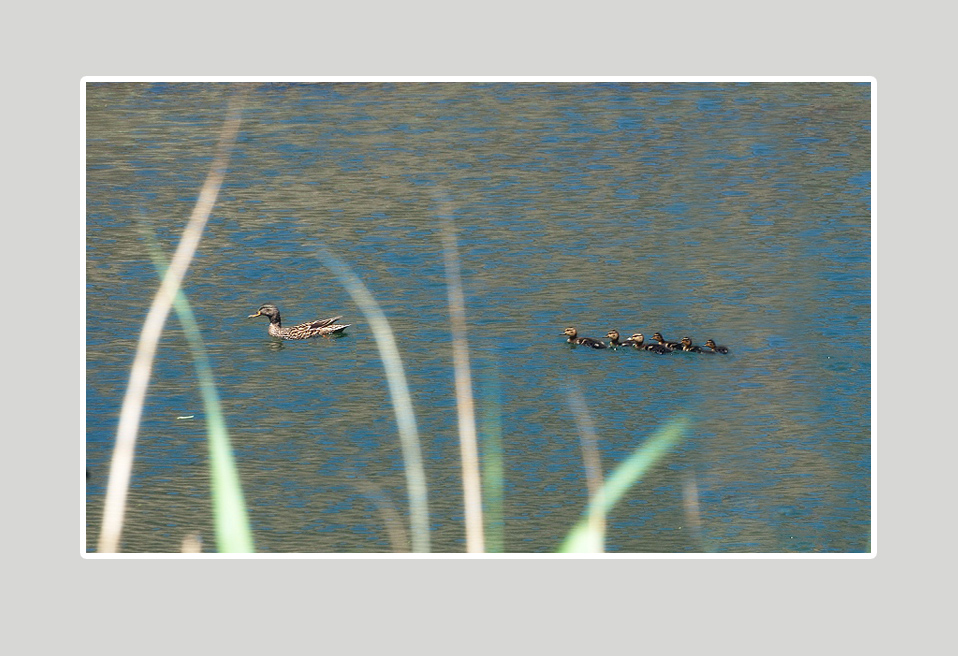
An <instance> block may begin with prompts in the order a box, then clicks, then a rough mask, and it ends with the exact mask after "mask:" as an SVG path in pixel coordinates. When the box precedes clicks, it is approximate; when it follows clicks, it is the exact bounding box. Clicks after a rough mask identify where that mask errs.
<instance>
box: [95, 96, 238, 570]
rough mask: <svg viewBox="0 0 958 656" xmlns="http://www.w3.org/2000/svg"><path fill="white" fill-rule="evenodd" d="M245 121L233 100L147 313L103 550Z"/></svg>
mask: <svg viewBox="0 0 958 656" xmlns="http://www.w3.org/2000/svg"><path fill="white" fill-rule="evenodd" d="M239 126H240V102H239V101H238V100H237V101H233V102H231V103H230V108H229V111H228V115H227V119H226V122H225V123H224V125H223V129H222V131H221V132H220V139H219V143H218V144H217V152H216V157H215V159H214V160H213V165H212V166H211V167H210V172H209V174H208V175H207V176H206V181H205V182H204V183H203V188H202V189H201V190H200V195H199V197H198V198H197V201H196V206H195V207H194V208H193V214H192V215H191V216H190V220H189V222H188V223H187V224H186V227H185V228H184V229H183V236H182V237H181V238H180V243H179V245H178V246H177V247H176V252H175V253H174V254H173V259H172V260H171V262H170V267H169V269H167V271H166V275H165V276H164V277H163V282H162V283H161V284H160V288H159V290H158V291H157V292H156V296H155V297H154V298H153V304H152V305H151V306H150V311H149V313H148V314H147V315H146V320H145V321H144V323H143V330H142V332H141V333H140V341H139V343H138V344H137V348H136V356H135V357H134V359H133V366H132V367H131V370H130V381H129V384H128V385H127V388H126V395H125V396H124V397H123V406H122V408H121V410H120V423H119V427H118V428H117V433H116V446H115V447H114V449H113V459H112V461H111V463H110V476H109V480H108V482H107V488H106V500H105V502H104V509H103V524H102V526H101V527H100V538H99V542H98V544H97V551H98V552H99V553H116V552H117V551H118V549H119V545H120V534H121V533H122V530H123V518H124V515H125V513H126V497H127V492H128V490H129V485H130V476H131V473H132V471H133V452H134V450H135V447H136V437H137V432H138V431H139V428H140V417H141V416H142V414H143V400H144V398H145V397H146V390H147V387H148V386H149V382H150V374H151V373H152V370H153V358H154V356H155V355H156V349H157V345H158V344H159V341H160V335H162V333H163V325H164V324H165V323H166V318H167V316H168V315H169V313H170V308H171V307H172V305H173V300H174V298H176V292H177V291H178V290H179V288H180V285H181V284H182V282H183V278H184V277H185V276H186V270H187V269H188V268H189V266H190V261H191V260H192V259H193V254H194V253H195V252H196V248H197V246H198V245H199V243H200V238H201V237H202V236H203V228H204V227H205V226H206V221H207V219H209V216H210V212H211V211H212V210H213V205H214V204H215V202H216V197H217V195H218V194H219V190H220V186H221V185H222V184H223V178H224V177H225V175H226V166H227V164H228V163H229V151H230V148H231V147H232V146H233V144H234V143H235V141H236V135H237V133H238V132H239Z"/></svg>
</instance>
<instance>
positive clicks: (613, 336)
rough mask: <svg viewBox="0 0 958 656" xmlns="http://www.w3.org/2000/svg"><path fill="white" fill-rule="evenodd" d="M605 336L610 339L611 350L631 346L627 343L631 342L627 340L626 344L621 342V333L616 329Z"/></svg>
mask: <svg viewBox="0 0 958 656" xmlns="http://www.w3.org/2000/svg"><path fill="white" fill-rule="evenodd" d="M605 336H606V337H608V338H609V348H618V347H619V346H630V344H628V343H627V342H628V341H629V340H626V341H625V342H620V341H619V331H618V330H616V329H615V328H613V329H612V330H610V331H609V332H607V333H606V334H605Z"/></svg>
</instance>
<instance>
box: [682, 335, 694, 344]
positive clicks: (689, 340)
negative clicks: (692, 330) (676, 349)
mask: <svg viewBox="0 0 958 656" xmlns="http://www.w3.org/2000/svg"><path fill="white" fill-rule="evenodd" d="M682 346H692V338H691V337H683V338H682Z"/></svg>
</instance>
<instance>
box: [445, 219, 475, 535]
mask: <svg viewBox="0 0 958 656" xmlns="http://www.w3.org/2000/svg"><path fill="white" fill-rule="evenodd" d="M441 223H442V252H443V257H444V259H445V262H446V288H447V290H448V292H449V324H450V331H451V332H452V362H453V369H454V370H455V373H456V410H457V411H458V414H459V452H460V454H461V458H462V488H463V501H464V503H465V516H466V552H467V553H482V552H483V551H485V544H484V542H485V540H484V536H483V526H482V482H481V480H480V476H479V446H478V442H477V439H476V412H475V402H474V400H473V396H472V373H471V371H470V367H469V343H468V341H467V339H466V302H465V298H464V296H463V293H462V277H461V275H460V271H459V269H460V267H459V249H458V247H457V246H456V233H455V229H454V228H453V225H452V219H451V218H448V215H447V216H446V217H443V218H441Z"/></svg>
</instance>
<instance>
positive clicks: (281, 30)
mask: <svg viewBox="0 0 958 656" xmlns="http://www.w3.org/2000/svg"><path fill="white" fill-rule="evenodd" d="M924 6H926V7H929V9H927V10H925V9H923V8H922V5H919V6H917V7H911V8H910V11H909V13H908V14H903V12H902V11H901V9H900V8H898V9H895V10H892V9H890V8H887V9H875V10H873V11H872V12H871V13H869V14H863V13H860V12H858V11H853V10H850V9H849V10H844V9H843V8H842V7H841V6H839V5H835V4H834V3H829V4H827V5H826V4H821V5H818V4H815V3H805V4H803V5H801V6H796V5H768V4H762V5H757V4H756V5H754V8H755V10H751V9H749V7H747V6H741V7H737V6H729V5H728V4H725V5H722V6H716V5H711V6H705V7H702V8H696V7H690V6H688V5H684V6H682V7H677V8H676V9H674V10H673V11H672V12H669V10H668V8H656V7H652V6H649V5H632V6H630V7H629V8H624V7H623V6H616V5H603V4H593V5H591V6H590V7H589V9H588V10H585V9H584V8H583V7H582V6H581V5H571V4H569V5H563V4H549V5H542V4H539V3H535V4H531V3H527V4H526V5H522V6H519V5H513V4H510V5H508V9H506V5H499V4H496V3H485V4H483V5H475V6H473V5H463V6H461V7H460V6H453V5H448V4H442V5H435V6H432V7H427V6H419V5H417V6H412V5H408V4H403V5H384V6H383V7H381V8H374V7H372V6H370V5H356V6H355V8H354V9H346V8H344V7H342V6H335V7H324V6H316V5H314V6H312V9H313V13H312V15H306V14H303V15H299V16H297V13H298V12H299V11H300V10H298V9H295V8H293V7H290V8H287V9H285V10H283V9H280V8H278V7H277V8H276V9H274V10H269V11H267V12H265V13H264V12H263V8H262V7H260V8H259V9H256V10H255V11H254V12H253V13H247V12H246V11H243V10H241V9H240V8H239V7H232V8H231V9H232V11H233V12H237V10H238V9H239V10H240V11H239V13H241V14H242V16H241V17H237V16H234V15H226V14H225V13H224V12H223V11H222V10H219V9H216V10H214V9H207V8H200V7H199V6H192V7H190V9H189V11H184V9H185V7H177V6H176V5H167V6H165V7H164V9H163V10H162V11H160V10H159V9H158V8H157V7H154V6H149V5H147V6H142V7H139V6H138V7H134V6H131V5H125V6H123V8H122V11H121V12H120V11H119V9H117V10H111V9H109V8H108V7H103V8H102V10H101V9H100V8H97V7H95V6H93V5H89V4H88V5H84V6H83V7H82V8H81V7H79V6H77V7H76V8H70V9H64V10H58V12H57V14H56V15H55V16H54V15H53V12H50V11H49V10H46V11H44V12H43V13H41V12H40V11H38V10H37V9H32V8H31V9H18V10H16V11H17V12H19V15H11V17H10V18H11V22H10V25H11V26H17V29H13V30H11V35H10V38H9V39H8V40H7V43H6V50H7V54H8V57H7V61H11V62H13V61H16V62H22V63H18V66H19V68H18V70H16V71H11V72H10V73H9V74H8V75H7V88H6V92H7V93H6V94H5V95H6V103H5V109H6V112H5V116H6V118H7V128H8V139H9V141H8V143H12V148H11V147H9V146H8V148H7V149H5V151H6V154H7V159H8V168H7V177H6V179H7V180H8V181H9V185H8V186H7V189H8V195H7V198H8V200H10V201H12V202H13V207H11V208H9V210H8V215H7V226H8V227H7V231H8V234H10V235H11V238H10V239H9V240H8V241H7V242H6V243H7V249H6V250H7V252H8V254H9V255H8V257H7V258H4V264H3V266H4V273H5V276H4V279H5V281H6V282H7V294H6V296H7V299H8V300H7V302H8V304H10V305H9V306H8V308H7V309H8V312H7V315H8V316H7V322H6V326H5V329H4V336H5V338H6V341H7V349H6V350H7V353H8V355H7V380H8V385H7V389H8V393H7V395H6V399H7V403H6V404H5V409H6V418H7V421H6V422H5V423H6V428H7V430H6V431H5V434H6V435H5V436H6V447H7V453H8V457H7V459H6V463H7V471H8V472H9V473H10V474H12V475H8V476H7V477H5V481H4V485H5V489H6V490H7V494H8V497H9V496H10V495H11V493H13V492H14V491H16V492H17V493H18V494H17V496H16V497H14V498H11V499H10V502H9V503H8V508H9V509H10V515H9V517H10V520H11V521H9V522H8V531H7V535H8V539H7V545H8V547H7V553H8V554H9V555H8V558H7V563H8V564H7V570H8V572H7V577H6V580H7V581H8V584H7V595H6V596H7V597H8V599H12V600H14V601H15V603H14V604H13V610H12V612H9V613H8V621H9V625H10V626H11V627H12V629H11V630H8V641H9V644H12V645H15V646H19V645H29V651H30V652H34V653H38V652H39V653H42V652H45V651H49V650H51V649H54V648H60V647H64V648H71V647H72V648H74V649H82V650H84V651H86V650H87V649H90V650H94V649H96V650H98V651H100V653H130V652H134V653H143V654H151V653H160V652H168V651H170V650H174V649H178V650H184V651H187V652H190V653H193V652H198V651H200V650H201V649H203V650H205V649H209V648H217V649H223V648H224V647H229V646H234V647H238V648H239V651H240V652H241V653H247V652H254V651H255V652H263V651H266V650H269V651H273V652H284V651H288V650H292V649H309V648H312V649H313V650H316V651H326V652H331V653H377V652H378V651H380V650H381V649H390V650H391V651H392V650H397V649H401V650H402V651H403V652H406V651H412V650H416V651H428V652H436V653H477V652H479V651H480V650H482V651H488V650H490V649H498V650H500V651H503V652H506V653H550V652H560V653H565V652H572V651H578V650H580V649H589V650H590V651H600V650H603V649H608V648H609V647H612V646H620V647H621V646H625V647H627V648H629V649H630V650H639V649H641V650H647V649H650V648H652V649H654V648H665V649H667V650H668V653H694V652H696V651H698V650H705V649H708V650H713V649H715V648H716V647H718V646H721V647H723V648H727V649H730V650H734V651H735V652H737V653H763V654H764V653H769V652H774V653H799V652H805V651H807V650H808V649H809V648H812V647H814V648H817V649H818V650H822V649H823V646H824V651H825V652H827V653H839V652H854V653H864V652H866V651H871V650H876V649H877V648H883V649H882V651H885V650H888V651H892V650H896V648H900V647H905V646H906V645H907V647H908V648H909V651H910V652H916V653H923V652H925V651H928V648H929V647H932V645H935V644H938V643H939V641H940V640H942V639H943V637H944V630H945V621H944V610H943V608H944V604H941V603H940V602H939V601H938V596H937V595H935V594H934V592H935V590H936V589H938V588H939V586H942V585H943V584H946V581H945V580H944V579H943V574H944V573H945V569H946V567H947V561H946V559H945V557H943V556H939V555H938V554H939V553H940V552H941V551H942V550H943V549H945V548H947V547H949V546H951V544H950V542H948V541H946V538H947V535H949V534H950V533H951V532H950V531H949V532H946V530H945V527H946V526H948V525H950V523H951V521H950V520H951V515H952V512H950V508H949V509H948V511H945V509H944V508H943V507H942V506H943V501H944V500H946V499H950V498H951V497H952V496H953V495H952V494H949V493H950V492H951V489H950V487H949V488H945V480H946V479H948V478H951V477H952V476H953V474H952V476H949V474H951V473H952V472H950V471H947V470H946V471H939V468H940V467H946V466H947V463H948V462H949V461H951V460H952V458H951V457H949V456H951V455H952V453H953V451H954V448H953V439H954V438H953V434H954V429H953V428H952V427H951V425H950V424H943V423H941V422H939V421H937V417H940V416H941V415H942V414H943V413H942V411H941V408H943V407H947V403H948V401H950V398H948V397H947V396H946V394H947V393H948V392H949V391H953V389H954V385H953V383H951V379H950V377H949V378H945V376H947V371H942V368H941V358H940V356H941V352H936V351H934V350H929V349H928V348H927V347H926V348H924V349H922V350H918V344H919V342H917V341H911V342H909V339H910V336H921V337H924V338H926V339H927V338H932V337H937V336H938V335H939V334H941V335H942V339H944V340H945V342H946V344H947V342H948V339H949V337H950V335H949V334H948V333H949V330H948V329H949V328H950V325H951V324H950V323H949V321H948V319H950V318H951V316H952V315H953V314H954V311H953V310H952V309H951V308H950V305H951V303H942V300H943V299H948V298H951V297H952V296H953V295H954V293H953V292H951V293H950V294H949V293H948V291H949V290H946V289H943V288H942V287H941V282H947V281H950V280H951V279H953V275H954V274H953V267H948V264H949V263H950V259H949V258H948V256H947V254H946V253H945V252H944V249H946V248H948V246H949V242H950V239H949V237H951V236H952V235H953V233H954V229H953V227H952V226H951V225H950V223H951V221H952V220H953V210H951V211H950V212H949V211H946V210H945V208H943V207H942V200H943V199H942V198H941V194H940V192H939V193H936V192H938V190H939V189H941V188H943V187H944V188H949V187H948V186H946V185H948V183H949V182H950V178H951V175H950V174H953V171H954V164H953V146H954V136H953V133H954V130H953V126H952V124H951V115H952V114H953V111H952V106H951V104H950V102H949V101H950V98H951V96H952V95H953V92H952V88H953V87H952V85H951V84H950V83H949V82H948V79H947V78H945V76H944V75H943V73H944V71H943V70H940V69H942V68H943V66H944V64H945V63H946V62H949V63H950V62H951V61H952V59H953V58H952V56H951V51H950V45H951V43H952V40H951V38H950V36H949V35H948V34H947V33H946V31H945V30H946V29H947V28H946V25H950V23H949V22H947V21H945V17H944V16H943V15H942V13H941V10H935V9H930V7H931V5H927V4H926V5H924ZM225 9H226V11H229V10H230V8H225ZM118 12H119V13H118ZM253 30H255V32H254V31H253ZM13 53H15V56H14V54H13ZM209 73H214V74H217V75H223V74H234V75H275V74H277V73H283V74H290V73H297V74H302V75H320V74H322V75H336V74H338V75H356V74H367V75H377V76H382V75H390V74H392V75H408V74H410V73H420V74H433V75H477V74H478V75H489V74H497V75H518V74H529V73H532V74H537V75H563V76H568V75H583V76H588V75H596V74H602V75H634V76H639V75H641V76H649V75H656V74H657V75H669V76H673V75H677V74H685V75H695V76H702V75H716V76H727V75H729V74H747V75H770V76H771V75H774V76H781V75H810V74H811V75H850V74H851V75H874V76H875V77H876V78H877V81H878V86H877V89H876V92H875V94H874V97H875V99H876V102H877V105H878V107H879V118H878V123H877V127H878V134H879V135H880V137H879V144H878V153H879V169H878V171H877V173H878V175H876V192H875V200H876V204H875V209H876V211H875V218H876V221H875V238H876V239H877V240H878V242H877V243H878V244H879V251H878V262H879V263H880V265H881V267H880V269H879V272H878V274H879V275H878V281H879V285H880V287H879V290H880V292H881V293H880V294H879V295H878V297H877V298H878V308H879V312H880V316H879V318H880V321H879V323H878V326H877V329H878V330H877V332H878V334H879V335H881V336H882V338H883V339H882V342H881V347H880V349H879V350H880V354H879V358H878V366H877V368H876V373H877V375H878V378H879V381H880V382H879V384H878V386H877V387H876V389H875V390H874V391H873V393H874V394H875V396H876V398H877V399H881V400H883V401H884V405H883V406H882V408H881V409H880V411H879V412H877V413H876V414H875V416H874V422H875V426H876V429H875V433H876V436H877V437H878V439H879V452H878V459H877V461H876V465H877V468H878V472H879V487H878V494H877V498H878V504H877V510H878V513H877V527H878V539H877V545H878V550H877V551H878V556H877V557H876V558H874V559H871V560H755V559H745V560H605V561H597V560H581V561H576V560H566V559H562V560H544V559H542V558H541V557H539V559H537V560H516V559H511V560H482V561H478V560H451V559H444V560H369V559H356V558H354V559H348V560H347V559H324V560H260V561H255V562H254V561H244V560H237V561H223V560H219V561H217V562H215V563H209V562H203V561H201V560H88V559H83V558H82V557H81V555H80V554H81V551H82V541H81V539H80V537H79V534H80V531H81V530H82V527H83V523H82V517H81V512H82V480H81V479H80V478H79V477H78V475H77V465H78V462H79V461H80V459H81V457H82V426H83V401H82V393H83V369H82V368H83V336H82V329H83V317H84V309H83V283H82V271H83V248H82V237H83V208H82V203H81V194H82V185H81V175H82V174H81V171H82V139H81V127H82V118H83V115H82V105H81V95H80V91H81V81H80V78H81V77H82V76H83V75H129V76H144V75H171V74H178V75H197V74H209ZM946 113H947V114H946ZM931 132H935V134H931ZM939 133H941V134H939ZM942 135H944V136H942ZM916 151H917V152H916ZM946 158H947V159H946ZM946 175H947V176H948V180H947V181H946V180H945V179H944V178H945V176H946ZM11 192H12V193H11ZM946 221H947V222H946ZM946 267H948V268H947V269H946ZM916 274H917V275H916ZM883 317H889V318H888V319H886V320H885V321H881V318H883ZM31 325H40V326H46V327H47V328H49V330H47V329H44V330H40V331H33V330H31V329H30V328H29V326H31ZM896 347H897V348H896ZM902 347H905V348H902ZM943 352H945V353H946V352H948V351H947V350H945V351H943ZM946 361H947V360H946ZM925 363H927V364H925ZM916 364H920V365H924V367H925V370H923V371H917V370H915V369H914V368H913V366H910V365H916ZM11 390H12V394H10V391H11ZM948 396H950V395H948ZM51 401H53V402H54V403H55V405H51ZM38 483H41V485H38ZM40 486H42V487H44V489H43V490H40V489H39V487H40ZM24 500H25V501H24ZM946 512H947V514H946ZM918 542H921V544H918ZM825 645H827V646H825ZM723 650H724V649H723ZM21 651H22V650H21Z"/></svg>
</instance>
